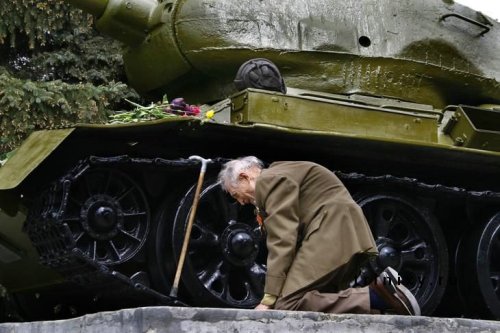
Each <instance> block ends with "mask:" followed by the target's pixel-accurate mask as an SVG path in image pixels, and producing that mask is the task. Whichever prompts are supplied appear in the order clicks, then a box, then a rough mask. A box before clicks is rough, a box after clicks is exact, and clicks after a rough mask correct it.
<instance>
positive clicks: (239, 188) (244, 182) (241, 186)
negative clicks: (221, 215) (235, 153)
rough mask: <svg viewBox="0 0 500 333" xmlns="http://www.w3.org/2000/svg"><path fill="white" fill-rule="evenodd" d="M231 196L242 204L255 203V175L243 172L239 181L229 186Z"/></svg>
mask: <svg viewBox="0 0 500 333" xmlns="http://www.w3.org/2000/svg"><path fill="white" fill-rule="evenodd" d="M227 191H228V192H229V194H231V196H232V197H233V198H234V199H236V201H238V202H239V203H240V205H246V204H252V205H255V177H253V175H250V174H249V173H246V172H242V173H240V175H239V177H238V182H237V183H236V184H235V185H234V186H231V185H229V186H228V187H227Z"/></svg>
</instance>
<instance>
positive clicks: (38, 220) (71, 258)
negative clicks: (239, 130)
mask: <svg viewBox="0 0 500 333" xmlns="http://www.w3.org/2000/svg"><path fill="white" fill-rule="evenodd" d="M226 161H228V159H225V158H215V159H213V164H212V165H214V164H215V165H221V164H223V163H225V162H226ZM198 164H199V162H198V161H194V160H189V159H177V160H167V159H163V158H133V157H129V156H127V155H121V156H114V157H96V156H91V157H89V158H86V159H84V160H82V161H81V162H79V163H78V165H77V166H76V167H74V168H73V169H72V170H71V171H70V172H68V173H67V174H66V175H64V176H63V177H61V178H60V179H59V180H57V181H56V182H55V183H54V184H53V185H52V186H51V187H50V188H49V189H48V190H46V191H45V192H44V194H42V198H43V200H41V202H40V203H39V207H38V208H36V207H35V209H34V210H32V211H31V212H30V214H29V215H28V218H27V221H26V223H25V226H24V231H25V232H26V233H27V234H28V235H29V237H30V239H31V241H32V243H33V245H34V246H35V248H36V249H37V251H38V253H39V256H40V263H41V264H42V265H44V266H47V267H49V268H51V269H53V270H55V271H57V272H58V273H60V274H61V275H62V276H63V277H64V278H65V279H67V280H68V281H70V282H73V283H76V284H77V285H80V286H82V287H84V288H85V290H86V291H88V292H90V293H92V294H93V295H100V296H105V297H114V296H118V297H120V299H129V300H134V301H138V302H142V303H148V304H151V303H153V304H164V305H179V306H185V305H186V304H184V303H182V302H180V301H178V300H176V299H172V298H171V297H169V296H166V295H164V294H161V293H159V292H157V291H155V290H153V289H151V288H149V287H148V286H146V285H144V284H142V283H140V282H138V281H134V279H132V278H129V277H127V276H125V275H124V274H122V273H120V272H118V271H115V270H112V269H111V268H110V267H108V266H106V265H104V264H101V263H99V262H97V260H93V259H91V258H89V257H87V256H86V255H85V254H84V253H83V252H82V251H81V250H79V249H78V248H76V244H75V241H74V239H73V237H72V234H71V231H70V229H69V227H68V224H67V223H65V222H64V221H63V216H64V213H65V209H66V206H67V204H68V195H69V191H70V188H71V184H72V183H73V182H75V181H76V180H77V179H78V178H79V177H80V176H81V175H82V174H84V173H85V172H86V171H87V170H88V169H89V168H91V167H94V166H127V165H136V166H146V165H148V166H158V167H174V168H194V167H196V166H198ZM334 172H335V174H336V175H337V176H338V177H339V178H340V179H341V180H342V181H343V182H345V183H347V184H370V185H377V186H387V185H389V186H391V188H397V189H404V190H411V191H413V193H415V192H418V193H420V194H430V193H432V195H433V196H436V195H438V196H445V197H453V198H463V199H471V200H481V201H484V200H486V201H487V202H491V203H494V202H500V193H499V192H492V191H470V190H466V189H464V188H459V187H449V186H444V185H440V184H435V185H432V184H426V183H423V182H420V181H418V180H417V179H415V178H408V177H395V176H392V175H383V176H367V175H364V174H360V173H343V172H340V171H334Z"/></svg>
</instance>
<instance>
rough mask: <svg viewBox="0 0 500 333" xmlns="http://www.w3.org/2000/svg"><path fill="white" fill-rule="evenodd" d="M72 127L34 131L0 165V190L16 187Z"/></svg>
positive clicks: (61, 140) (62, 139) (68, 133)
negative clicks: (0, 165)
mask: <svg viewBox="0 0 500 333" xmlns="http://www.w3.org/2000/svg"><path fill="white" fill-rule="evenodd" d="M73 131H74V128H65V129H57V130H44V131H36V132H33V133H31V135H30V136H29V137H28V138H27V139H26V140H25V141H24V142H23V144H22V145H21V146H20V147H19V148H18V150H17V151H16V153H15V154H14V155H13V156H12V157H11V158H9V160H8V161H7V162H6V163H5V164H4V165H3V166H2V167H0V191H2V190H10V189H13V188H15V187H17V186H18V185H19V184H20V183H21V182H22V181H23V180H24V179H25V178H26V177H27V176H28V175H29V174H30V173H31V172H32V171H33V170H35V169H36V168H37V167H38V166H39V165H40V164H41V163H42V162H43V161H44V160H45V159H46V158H47V157H48V156H49V155H50V154H51V153H52V152H53V151H54V150H55V149H56V148H57V147H58V146H59V145H60V144H61V143H62V142H63V141H64V140H65V139H66V138H67V137H68V136H69V135H70V134H71V132H73Z"/></svg>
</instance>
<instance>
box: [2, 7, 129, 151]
mask: <svg viewBox="0 0 500 333" xmlns="http://www.w3.org/2000/svg"><path fill="white" fill-rule="evenodd" d="M0 15H1V17H2V19H1V20H0V133H1V138H0V160H1V159H3V157H5V156H6V153H7V152H9V151H10V150H12V149H14V148H15V147H16V146H17V145H19V144H20V143H21V142H22V140H24V139H25V138H26V136H27V135H28V134H29V133H30V132H31V131H33V130H38V129H46V128H56V127H65V126H71V125H73V124H75V123H78V122H87V123H99V122H104V121H105V120H106V119H107V115H108V114H109V113H110V112H112V111H113V110H119V109H123V108H125V107H126V106H125V105H123V104H122V103H123V100H124V98H132V99H134V98H138V95H137V94H136V93H135V92H134V91H133V90H132V89H130V88H129V87H127V86H126V82H125V81H126V79H125V75H124V70H123V63H122V60H121V54H120V45H119V43H117V42H115V41H113V40H111V39H109V38H106V37H103V36H102V35H101V34H100V33H98V32H97V31H96V30H95V29H94V28H93V18H92V16H90V15H87V14H84V13H82V12H81V11H80V10H78V9H75V8H73V7H71V6H69V5H67V4H65V3H64V2H63V1H61V0H40V1H38V0H5V1H4V2H3V4H2V6H0Z"/></svg>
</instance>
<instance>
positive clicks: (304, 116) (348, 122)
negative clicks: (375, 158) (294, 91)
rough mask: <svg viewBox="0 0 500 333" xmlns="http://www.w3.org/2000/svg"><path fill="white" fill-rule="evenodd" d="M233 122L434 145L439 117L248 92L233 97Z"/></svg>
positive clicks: (321, 98) (318, 98)
mask: <svg viewBox="0 0 500 333" xmlns="http://www.w3.org/2000/svg"><path fill="white" fill-rule="evenodd" d="M233 105H234V110H233V114H232V117H231V120H232V122H234V123H237V124H248V123H260V124H272V125H276V126H283V127H286V128H297V129H305V130H310V131H324V132H329V133H332V134H344V135H350V136H357V137H360V138H365V139H393V140H398V141H405V142H407V143H410V142H412V141H415V142H420V143H427V142H430V143H437V127H438V120H439V115H438V114H436V113H435V112H429V111H428V110H427V109H426V108H425V107H423V108H422V110H416V109H414V110H412V111H406V110H403V109H391V108H382V107H376V106H368V105H363V104H360V103H359V102H358V103H354V102H348V101H338V100H334V101H332V100H329V99H328V96H326V95H323V96H318V95H316V96H314V95H311V94H309V95H303V96H300V95H297V96H293V95H291V96H290V95H288V96H287V95H282V94H279V93H268V92H262V91H260V92H256V91H253V90H248V91H246V92H243V93H241V94H239V95H237V96H235V97H234V98H233Z"/></svg>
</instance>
